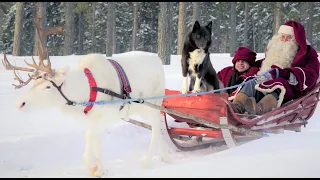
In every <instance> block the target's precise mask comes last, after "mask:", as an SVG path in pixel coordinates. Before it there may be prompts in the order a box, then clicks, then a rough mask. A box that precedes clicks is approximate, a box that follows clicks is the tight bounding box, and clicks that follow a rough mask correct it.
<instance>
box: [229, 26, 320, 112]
mask: <svg viewBox="0 0 320 180" xmlns="http://www.w3.org/2000/svg"><path fill="white" fill-rule="evenodd" d="M256 66H257V67H259V68H260V70H259V72H258V73H257V75H261V74H264V73H265V72H266V71H267V70H269V69H271V68H272V69H273V70H272V71H270V73H269V74H268V75H266V76H261V77H260V78H258V79H257V80H256V81H251V82H250V83H248V84H246V85H244V86H242V87H239V88H238V90H237V91H235V92H236V94H233V96H235V97H234V100H233V102H232V108H233V110H234V111H235V112H236V113H241V114H242V113H244V112H245V111H247V112H248V113H249V114H256V115H261V114H264V113H266V112H269V111H271V110H272V109H273V108H277V107H280V106H281V105H282V104H283V103H285V102H288V101H290V100H292V99H295V98H298V97H300V96H303V95H305V94H306V93H307V92H308V91H310V90H311V89H312V88H313V87H314V86H315V84H316V83H317V80H318V78H319V60H318V54H317V53H316V51H315V50H314V49H313V48H312V47H311V46H310V44H309V43H308V42H307V40H306V33H305V30H304V27H303V26H302V25H301V24H300V23H298V22H296V21H293V20H290V21H287V22H286V23H285V24H284V25H282V26H280V28H279V31H278V33H277V34H276V35H274V36H273V37H272V39H271V40H270V42H269V43H268V45H267V49H266V57H265V58H264V59H261V60H259V61H257V62H256ZM250 78H252V76H251V77H246V80H248V79H250ZM248 97H254V99H252V98H248ZM256 101H257V102H258V103H257V104H256Z"/></svg>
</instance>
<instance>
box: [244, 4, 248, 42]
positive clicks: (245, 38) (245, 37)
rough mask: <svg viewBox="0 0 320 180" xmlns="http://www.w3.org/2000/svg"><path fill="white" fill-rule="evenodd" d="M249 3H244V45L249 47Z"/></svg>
mask: <svg viewBox="0 0 320 180" xmlns="http://www.w3.org/2000/svg"><path fill="white" fill-rule="evenodd" d="M248 6H249V2H244V42H243V45H244V46H246V47H248V18H249V7H248Z"/></svg>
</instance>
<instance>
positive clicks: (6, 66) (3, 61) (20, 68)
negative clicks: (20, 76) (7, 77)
mask: <svg viewBox="0 0 320 180" xmlns="http://www.w3.org/2000/svg"><path fill="white" fill-rule="evenodd" d="M2 64H3V66H4V67H5V68H6V70H20V71H28V72H34V71H35V69H30V68H25V67H17V66H13V65H11V64H10V62H9V61H8V59H7V56H6V52H5V51H4V52H3V60H2Z"/></svg>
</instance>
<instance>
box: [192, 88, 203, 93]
mask: <svg viewBox="0 0 320 180" xmlns="http://www.w3.org/2000/svg"><path fill="white" fill-rule="evenodd" d="M198 92H201V89H200V88H199V89H194V90H192V93H198Z"/></svg>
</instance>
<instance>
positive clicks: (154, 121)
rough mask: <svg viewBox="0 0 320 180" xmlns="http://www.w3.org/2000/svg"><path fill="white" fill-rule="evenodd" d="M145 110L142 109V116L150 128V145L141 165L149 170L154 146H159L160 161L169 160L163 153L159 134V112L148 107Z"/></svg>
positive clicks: (165, 153) (163, 149)
mask: <svg viewBox="0 0 320 180" xmlns="http://www.w3.org/2000/svg"><path fill="white" fill-rule="evenodd" d="M145 108H146V109H144V112H145V114H143V118H145V119H146V120H148V121H149V122H150V124H151V126H152V131H151V140H150V145H149V149H148V152H147V155H146V156H145V158H144V163H143V165H144V167H146V168H149V167H150V165H151V160H152V154H153V151H154V148H155V145H156V144H158V145H159V150H160V156H161V159H162V161H165V162H167V161H168V159H169V158H168V152H166V151H165V148H164V144H163V142H162V138H161V133H160V118H161V116H160V112H159V111H158V110H156V109H153V108H150V107H145Z"/></svg>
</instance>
